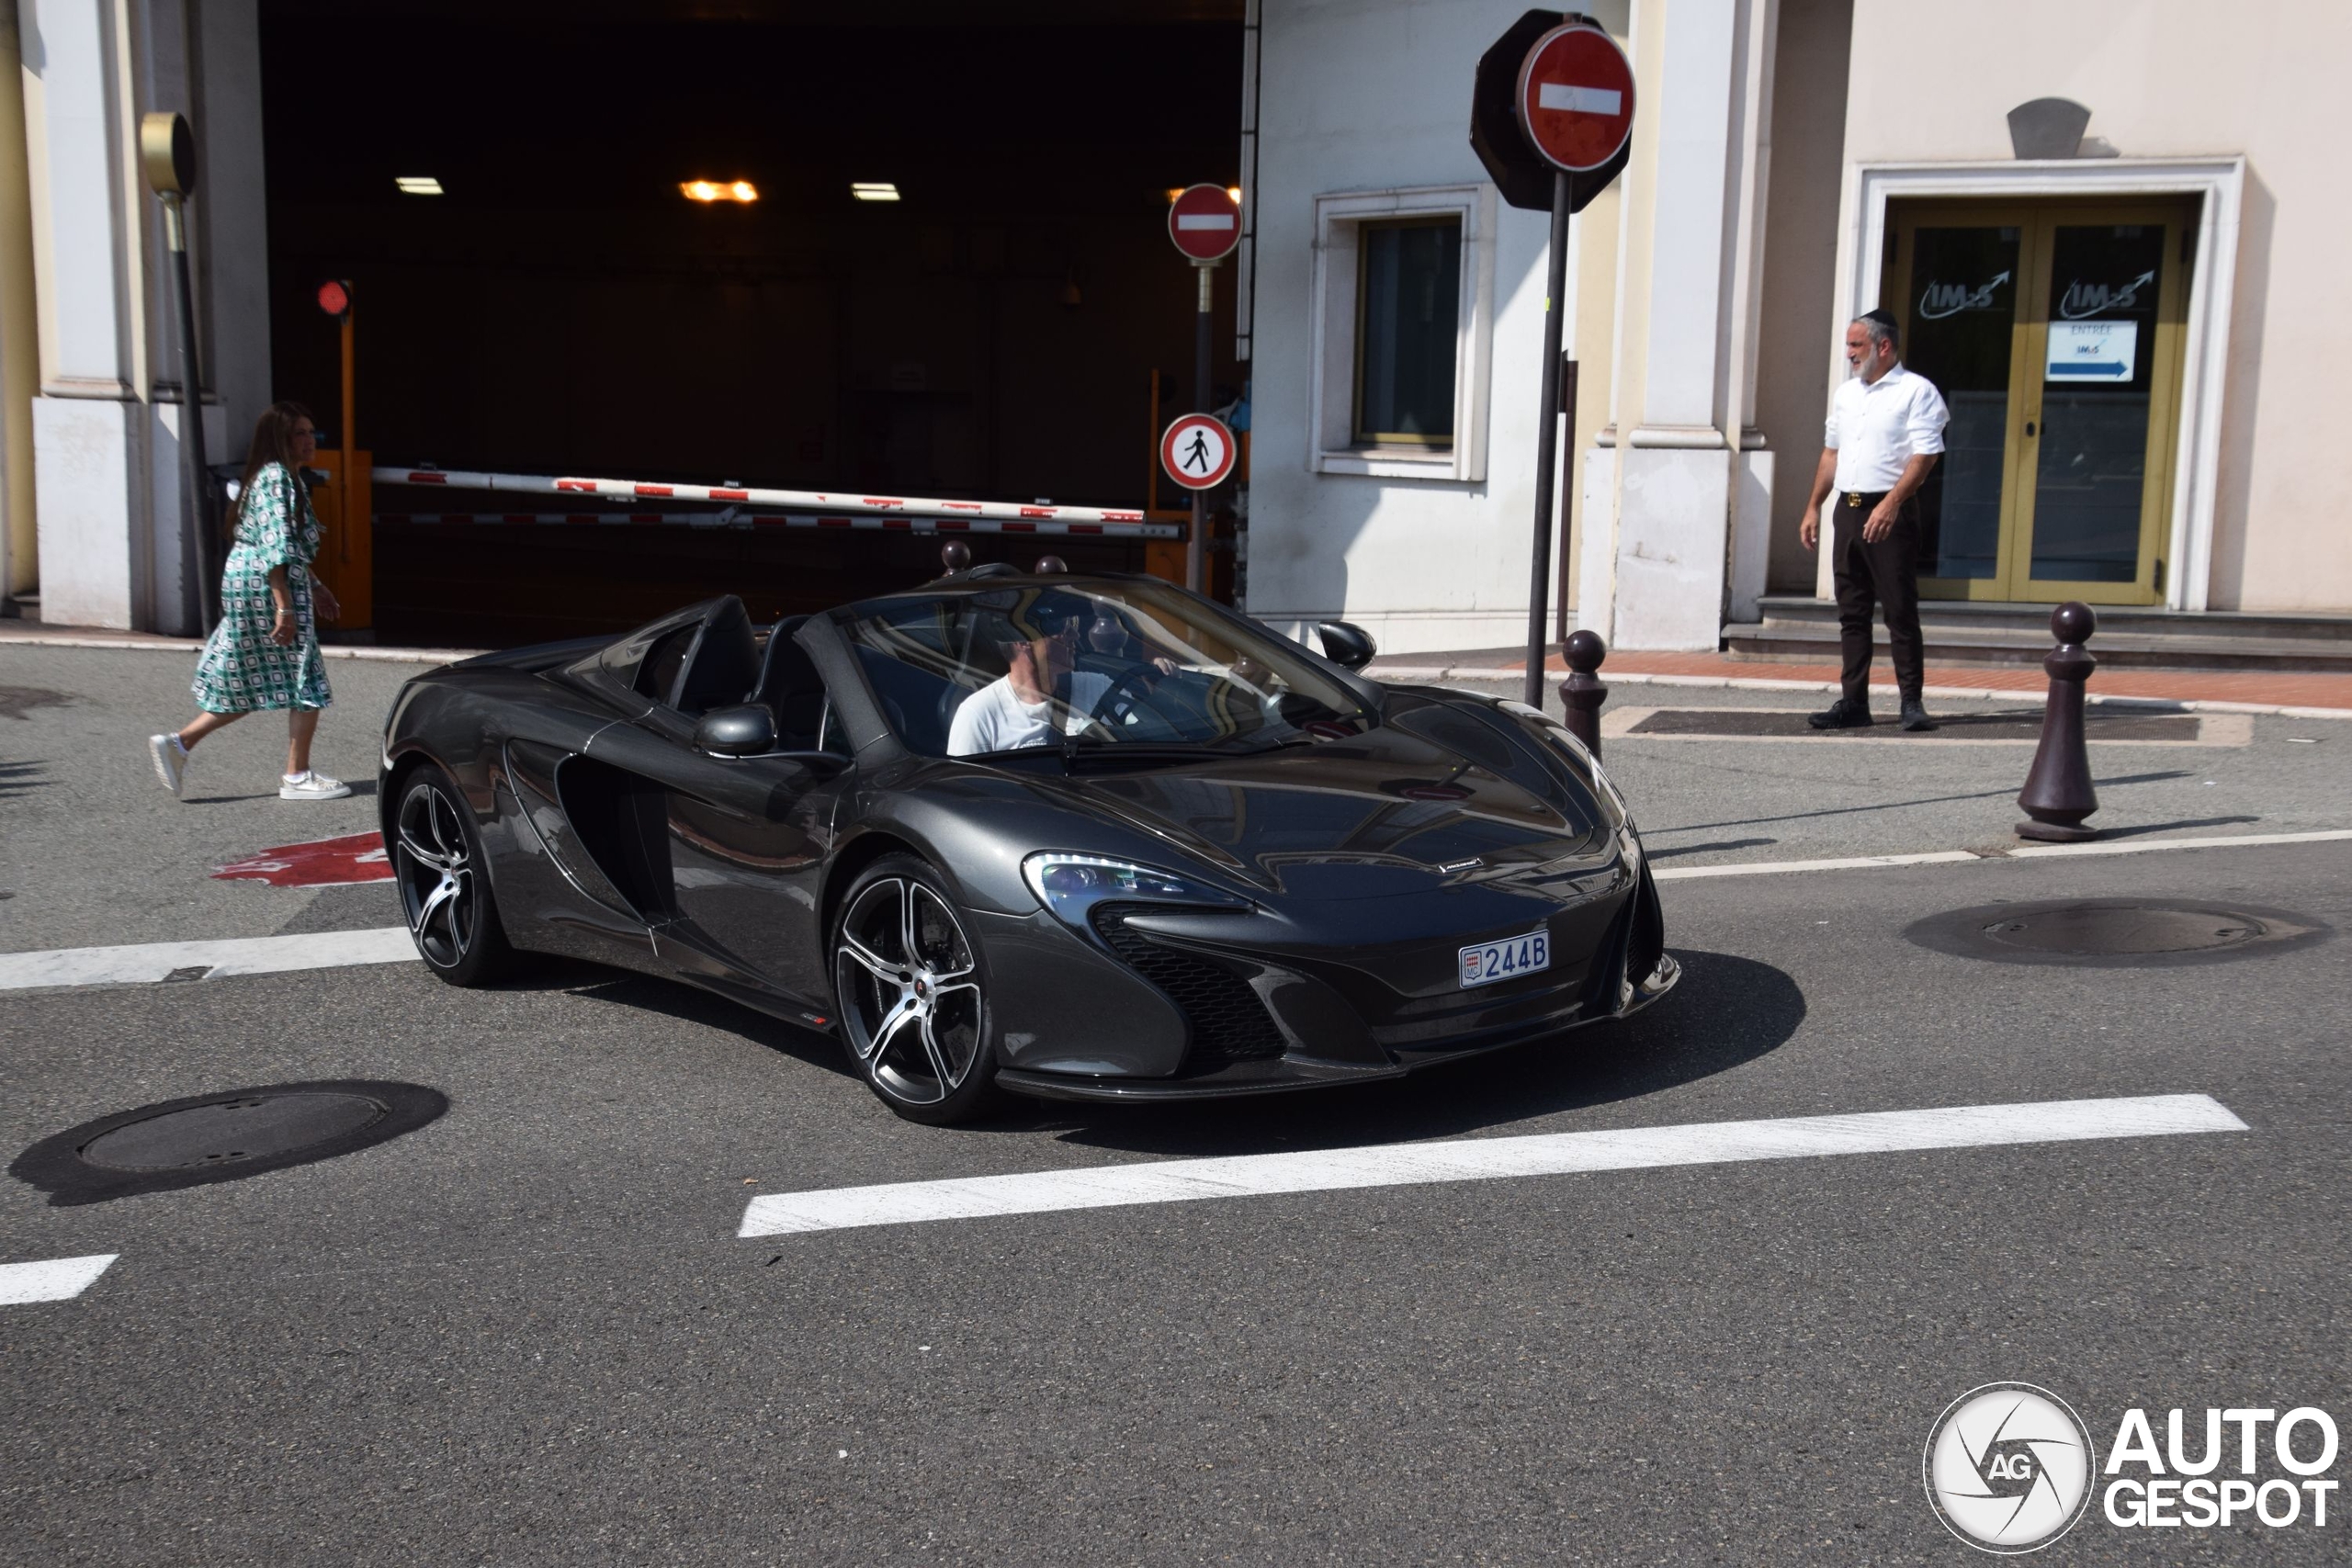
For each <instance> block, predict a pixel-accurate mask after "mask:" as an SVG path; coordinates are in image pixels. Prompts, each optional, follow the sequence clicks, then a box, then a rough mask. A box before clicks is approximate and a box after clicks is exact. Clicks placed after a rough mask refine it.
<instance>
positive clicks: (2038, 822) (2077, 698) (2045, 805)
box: [2017, 603, 2098, 843]
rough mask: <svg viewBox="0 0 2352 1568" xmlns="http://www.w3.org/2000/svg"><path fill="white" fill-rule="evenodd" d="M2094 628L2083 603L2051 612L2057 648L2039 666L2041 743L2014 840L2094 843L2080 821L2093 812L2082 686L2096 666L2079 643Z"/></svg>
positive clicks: (2095, 794) (2027, 778)
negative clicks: (2045, 697)
mask: <svg viewBox="0 0 2352 1568" xmlns="http://www.w3.org/2000/svg"><path fill="white" fill-rule="evenodd" d="M2096 630H2098V616H2096V615H2092V614H2091V607H2090V606H2089V605H2088V604H2074V603H2068V604H2061V605H2059V606H2058V608H2057V609H2056V610H2054V611H2052V613H2051V615H2050V635H2051V636H2052V637H2056V638H2057V639H2058V646H2057V647H2056V648H2053V649H2051V650H2050V654H2049V657H2047V658H2045V659H2044V660H2042V661H2041V667H2042V668H2043V669H2044V670H2047V671H2050V701H2049V705H2047V706H2046V707H2044V708H2043V709H2042V713H2041V745H2039V746H2037V747H2036V748H2034V752H2033V771H2032V772H2030V773H2027V774H2026V776H2025V788H2024V789H2022V790H2020V791H2018V805H2019V806H2021V807H2025V814H2026V815H2027V816H2028V817H2030V818H2032V820H2031V821H2030V822H2020V823H2018V829H2017V832H2018V838H2020V839H2047V840H2054V841H2056V842H2058V843H2073V842H2075V841H2077V840H2083V839H2096V838H2098V829H2096V828H2086V827H2084V826H2083V818H2086V817H2088V816H2089V815H2090V814H2091V813H2092V812H2094V811H2097V810H2098V791H2097V790H2095V789H2093V788H2092V787H2091V754H2090V750H2089V749H2088V748H2087V747H2086V746H2085V745H2084V743H2083V685H2084V682H2087V681H2088V680H2089V679H2090V678H2091V671H2094V670H2096V669H2098V660H2096V659H2093V658H2092V657H2091V656H2090V654H2089V652H2088V651H2087V650H2086V649H2084V647H2083V644H2085V643H2086V642H2088V641H2089V640H2090V638H2091V633H2092V632H2094V631H2096Z"/></svg>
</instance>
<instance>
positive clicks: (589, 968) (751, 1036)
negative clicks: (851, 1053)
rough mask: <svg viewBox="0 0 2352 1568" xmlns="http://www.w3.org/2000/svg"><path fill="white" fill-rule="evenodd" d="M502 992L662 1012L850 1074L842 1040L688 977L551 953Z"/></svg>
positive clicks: (528, 961)
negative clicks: (555, 994) (565, 995)
mask: <svg viewBox="0 0 2352 1568" xmlns="http://www.w3.org/2000/svg"><path fill="white" fill-rule="evenodd" d="M491 988H492V989H494V990H501V991H566V992H569V993H571V995H572V996H575V997H580V998H584V999H586V1000H588V1001H594V1002H607V1003H610V1004H612V1005H613V1006H616V1007H624V1008H628V1009H631V1010H635V1011H638V1012H646V1013H659V1014H661V1015H662V1017H664V1018H674V1019H677V1020H679V1021H681V1022H685V1023H695V1024H700V1025H702V1026H703V1027H704V1028H707V1029H716V1030H718V1031H720V1032H723V1033H728V1034H732V1035H736V1036H738V1037H740V1038H741V1039H744V1040H748V1041H750V1042H752V1043H753V1044H755V1045H762V1046H765V1047H766V1048H767V1049H769V1050H771V1051H775V1052H777V1053H779V1054H780V1055H786V1056H790V1057H793V1058H794V1059H796V1060H797V1061H802V1062H806V1063H808V1064H809V1066H817V1067H823V1068H826V1069H828V1070H829V1071H831V1072H836V1073H840V1074H842V1075H843V1076H844V1077H849V1076H854V1075H852V1074H851V1073H850V1066H849V1058H848V1056H847V1055H846V1054H845V1053H844V1052H843V1051H842V1047H841V1045H840V1043H838V1042H836V1041H834V1040H833V1039H832V1038H831V1037H830V1036H828V1035H824V1034H820V1033H819V1032H816V1031H815V1030H811V1029H803V1028H801V1027H800V1026H799V1025H797V1024H793V1023H786V1021H784V1020H782V1019H780V1018H773V1017H770V1016H769V1015H768V1014H766V1013H763V1012H762V1011H760V1010H758V1009H757V1008H752V1007H746V1006H744V1005H742V1004H741V1003H739V1002H734V1001H730V1000H729V999H728V998H725V997H721V996H716V995H713V994H712V993H711V992H708V991H705V990H701V989H699V988H697V987H694V986H690V985H687V984H686V983H685V982H684V981H683V980H665V979H662V978H659V977H657V976H651V975H634V974H631V973H629V972H628V971H627V970H614V969H608V968H606V967H605V966H604V965H602V964H592V963H589V962H588V961H586V960H584V959H572V958H558V957H555V956H553V955H551V954H548V953H528V954H526V955H524V959H523V964H522V966H521V968H520V969H519V970H518V971H517V972H516V973H515V975H513V976H509V977H507V978H504V979H502V980H500V981H498V982H497V983H496V984H495V985H494V986H493V987H491Z"/></svg>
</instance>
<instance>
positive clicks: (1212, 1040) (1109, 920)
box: [1092, 904, 1283, 1073]
mask: <svg viewBox="0 0 2352 1568" xmlns="http://www.w3.org/2000/svg"><path fill="white" fill-rule="evenodd" d="M1143 912H1145V911H1144V910H1142V909H1141V908H1138V907H1137V906H1135V905H1132V904H1129V905H1116V904H1102V905H1097V906H1096V907H1095V908H1094V910H1093V913H1092V919H1093V922H1094V930H1095V931H1096V933H1097V934H1099V935H1100V936H1101V937H1102V938H1103V941H1104V942H1107V943H1109V944H1110V948H1111V951H1112V952H1114V953H1117V954H1118V955H1119V956H1120V957H1121V958H1124V959H1125V960H1126V961H1127V963H1128V964H1131V965H1132V966H1134V968H1136V970H1137V971H1138V972H1140V973H1141V974H1142V976H1143V977H1144V978H1145V979H1147V980H1148V981H1150V982H1151V983H1152V984H1153V985H1155V986H1157V987H1159V988H1160V989H1161V990H1163V991H1165V992H1167V993H1168V996H1169V998H1170V1000H1172V1001H1173V1002H1175V1004H1176V1006H1177V1007H1178V1009H1179V1010H1182V1012H1183V1014H1184V1017H1185V1018H1186V1020H1187V1021H1190V1022H1191V1024H1192V1026H1193V1046H1192V1049H1191V1051H1190V1052H1188V1053H1187V1054H1186V1055H1185V1058H1184V1070H1185V1071H1186V1072H1187V1073H1198V1072H1208V1071H1213V1070H1214V1069H1216V1068H1217V1067H1220V1066H1224V1065H1225V1064H1227V1062H1239V1061H1247V1060H1250V1059H1252V1058H1258V1057H1265V1056H1279V1055H1282V1054H1283V1036H1282V1032H1281V1031H1280V1030H1278V1029H1276V1028H1275V1027H1274V1021H1273V1018H1272V1015H1270V1014H1269V1013H1268V1012H1267V1011H1266V1004H1265V1003H1263V1002H1261V1001H1260V1000H1259V999H1258V993H1257V992H1255V991H1253V990H1251V989H1250V982H1248V981H1247V980H1244V979H1243V978H1242V977H1241V976H1238V975H1236V974H1234V973H1233V972H1232V971H1231V970H1229V969H1225V968H1222V967H1220V966H1219V965H1217V964H1214V963H1211V962H1210V961H1209V960H1208V959H1205V958H1203V957H1200V956H1198V955H1197V954H1194V953H1186V952H1184V951H1183V950H1182V949H1181V948H1174V947H1168V946H1165V945H1163V944H1161V943H1159V942H1154V941H1152V940H1151V939H1150V938H1149V937H1148V936H1146V935H1144V934H1143V933H1142V932H1141V931H1136V930H1135V929H1134V928H1133V927H1131V926H1129V925H1128V924H1127V920H1126V917H1127V916H1128V914H1130V913H1143Z"/></svg>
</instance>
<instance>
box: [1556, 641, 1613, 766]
mask: <svg viewBox="0 0 2352 1568" xmlns="http://www.w3.org/2000/svg"><path fill="white" fill-rule="evenodd" d="M1560 654H1561V657H1562V658H1564V659H1566V660H1567V661H1568V678H1567V679H1566V680H1565V681H1563V682H1560V706H1561V707H1562V708H1563V709H1565V710H1566V713H1567V722H1568V733H1569V734H1571V735H1573V736H1575V737H1576V738H1577V739H1579V740H1581V741H1583V742H1584V749H1585V750H1588V751H1589V752H1591V753H1592V754H1593V755H1594V756H1595V757H1599V756H1600V705H1601V704H1603V703H1605V702H1607V701H1608V700H1609V688H1608V687H1606V686H1604V685H1602V684H1601V683H1600V677H1599V676H1598V675H1596V674H1595V673H1594V671H1597V670H1599V669H1600V661H1601V660H1604V659H1606V658H1608V657H1609V645H1608V644H1607V643H1605V642H1603V641H1601V640H1600V637H1599V636H1598V635H1596V634H1594V633H1592V632H1571V633H1570V634H1569V635H1568V640H1567V641H1566V642H1564V643H1562V644H1561V645H1560Z"/></svg>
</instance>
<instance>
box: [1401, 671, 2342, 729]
mask: <svg viewBox="0 0 2352 1568" xmlns="http://www.w3.org/2000/svg"><path fill="white" fill-rule="evenodd" d="M1363 672H1364V674H1365V675H1366V676H1367V677H1369V678H1370V679H1372V680H1374V681H1516V680H1518V679H1519V678H1520V675H1521V671H1517V670H1498V669H1496V668H1494V667H1493V666H1491V665H1479V664H1470V665H1464V664H1449V665H1444V666H1438V665H1403V664H1400V665H1394V666H1391V667H1390V668H1387V669H1382V668H1381V667H1380V666H1378V665H1376V664H1375V665H1367V666H1366V667H1365V669H1364V671H1363ZM1565 678H1566V671H1545V672H1544V679H1545V680H1546V681H1551V680H1555V679H1565ZM1600 678H1601V679H1602V680H1603V681H1604V682H1607V683H1608V684H1610V685H1611V686H1620V685H1623V686H1693V687H1701V688H1715V689H1723V690H1730V691H1742V692H1824V693H1829V694H1835V693H1836V692H1837V691H1838V682H1835V681H1784V680H1775V679H1770V678H1767V677H1764V676H1759V675H1645V674H1639V673H1634V672H1623V673H1621V672H1618V671H1611V670H1607V669H1603V670H1602V671H1601V672H1600ZM1894 690H1895V688H1894V686H1891V685H1879V684H1876V683H1873V684H1872V685H1871V691H1873V692H1885V693H1889V694H1892V693H1893V692H1894ZM1921 695H1922V696H1927V697H1933V698H1934V699H1936V700H1937V701H1938V702H1948V701H1951V699H1953V698H1959V697H1983V698H1988V699H1989V698H2006V699H2007V700H2008V701H2010V702H2026V703H2030V702H2040V701H2041V698H2042V694H2041V692H2038V691H2011V690H2004V689H2002V688H2000V687H1997V686H1928V687H1925V688H1923V689H1922V691H1921ZM2085 697H2086V701H2089V702H2093V703H2098V704H2100V705H2107V706H2112V707H2143V708H2154V709H2156V710H2158V711H2161V712H2165V713H2250V714H2262V715H2267V716H2271V717H2275V718H2335V719H2352V708H2314V707H2296V706H2292V705H2287V704H2282V703H2240V702H2231V701H2228V700H2226V699H2223V698H2220V697H2138V696H2123V695H2110V694H2101V693H2098V692H2090V693H2086V694H2085Z"/></svg>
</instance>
